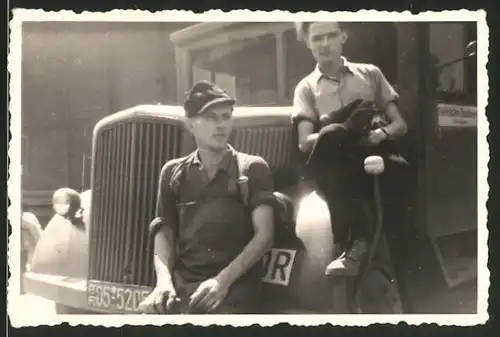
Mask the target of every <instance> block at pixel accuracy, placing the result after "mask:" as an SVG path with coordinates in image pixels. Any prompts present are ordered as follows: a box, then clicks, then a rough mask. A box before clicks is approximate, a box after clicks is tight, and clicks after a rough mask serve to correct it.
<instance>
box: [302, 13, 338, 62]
mask: <svg viewBox="0 0 500 337" xmlns="http://www.w3.org/2000/svg"><path fill="white" fill-rule="evenodd" d="M346 40H347V34H346V33H345V32H344V31H342V30H341V29H340V27H339V25H338V23H337V22H313V23H311V24H310V26H309V34H308V36H307V47H308V48H309V49H310V50H311V52H312V54H313V56H314V59H315V60H316V62H318V63H328V62H332V61H335V60H337V59H339V58H340V57H341V56H342V46H343V44H344V43H345V41H346Z"/></svg>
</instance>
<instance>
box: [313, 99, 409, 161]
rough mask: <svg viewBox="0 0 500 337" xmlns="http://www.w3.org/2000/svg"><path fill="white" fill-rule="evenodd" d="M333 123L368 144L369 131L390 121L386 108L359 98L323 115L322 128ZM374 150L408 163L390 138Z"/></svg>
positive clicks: (394, 159) (361, 142)
mask: <svg viewBox="0 0 500 337" xmlns="http://www.w3.org/2000/svg"><path fill="white" fill-rule="evenodd" d="M331 124H340V125H342V126H343V128H345V130H347V131H348V132H349V134H350V136H352V137H353V138H354V139H357V141H358V142H359V144H360V145H363V146H368V134H369V132H370V131H372V130H376V129H379V128H382V127H384V126H387V125H389V121H388V120H387V118H386V117H385V112H384V110H381V109H379V108H378V107H377V106H376V105H375V104H374V103H373V102H371V101H365V100H362V99H357V100H355V101H353V102H351V103H349V104H348V105H346V106H344V107H343V108H341V109H340V110H337V111H333V112H331V113H329V114H327V115H324V116H321V118H320V127H321V128H324V127H326V126H328V125H331ZM320 132H321V131H320ZM373 152H374V154H378V155H381V156H383V157H386V158H388V159H390V160H392V161H395V162H399V163H405V164H407V161H406V159H405V158H404V157H403V156H402V155H401V154H400V151H399V150H398V149H397V148H396V144H395V143H394V141H392V140H390V139H386V140H385V141H383V142H382V143H380V144H379V145H378V146H376V147H375V148H374V149H373Z"/></svg>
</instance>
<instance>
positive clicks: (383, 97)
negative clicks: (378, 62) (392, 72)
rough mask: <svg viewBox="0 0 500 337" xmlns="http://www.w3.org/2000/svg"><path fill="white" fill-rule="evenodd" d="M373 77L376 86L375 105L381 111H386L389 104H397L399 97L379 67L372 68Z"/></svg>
mask: <svg viewBox="0 0 500 337" xmlns="http://www.w3.org/2000/svg"><path fill="white" fill-rule="evenodd" d="M373 75H374V78H375V85H376V103H377V104H378V105H379V106H380V107H382V108H383V109H386V108H387V106H388V105H389V103H397V102H398V100H399V95H398V93H397V92H396V90H394V88H393V87H392V85H391V84H390V83H389V81H388V80H387V78H386V77H385V76H384V74H383V73H382V71H381V70H380V68H379V67H377V66H373Z"/></svg>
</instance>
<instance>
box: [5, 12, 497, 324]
mask: <svg viewBox="0 0 500 337" xmlns="http://www.w3.org/2000/svg"><path fill="white" fill-rule="evenodd" d="M299 20H315V21H366V22H369V21H371V22H373V21H386V22H387V21H390V22H397V21H407V22H419V21H450V22H452V21H476V22H477V24H478V26H477V27H478V34H477V36H478V39H477V41H478V44H477V60H478V63H477V65H478V144H477V146H478V157H477V164H478V166H477V179H478V186H477V187H478V199H477V202H478V205H477V206H478V303H477V304H478V305H477V309H478V312H477V314H473V315H319V314H318V315H273V316H271V315H231V316H230V317H231V319H229V317H227V316H225V315H201V316H189V315H185V316H178V315H54V316H50V317H47V316H45V315H43V312H33V313H26V312H22V311H20V310H19V309H20V308H19V305H18V304H19V299H20V251H21V249H20V245H21V237H20V228H21V226H20V220H21V169H22V167H21V151H20V148H21V62H22V60H21V41H22V39H21V35H22V33H21V27H22V23H23V22H24V21H144V22H168V21H174V22H200V21H270V22H272V21H288V22H294V21H299ZM10 29H11V32H10V44H9V54H8V71H9V73H10V83H9V85H10V88H9V89H10V91H9V94H10V102H9V110H10V132H11V137H12V138H11V139H10V142H9V148H8V156H9V160H10V165H9V171H8V172H9V179H8V184H7V187H8V197H9V201H10V206H9V207H8V220H9V222H10V224H11V226H12V233H11V235H10V237H9V242H8V265H9V271H10V273H11V277H10V279H9V280H8V287H7V291H8V294H7V312H8V314H9V316H10V320H11V323H12V325H13V326H14V327H26V326H38V325H49V326H52V325H58V324H61V323H64V322H67V323H68V324H70V325H71V326H77V325H95V326H106V327H120V326H123V325H136V326H140V325H155V326H161V325H165V324H172V325H182V324H194V325H199V326H208V325H212V324H216V325H230V326H250V325H253V324H259V325H261V326H273V325H275V324H279V323H288V324H290V325H293V326H317V325H323V324H332V325H339V326H367V325H370V324H374V323H389V324H398V323H400V322H405V323H407V324H409V325H419V324H422V323H426V324H430V323H436V324H439V325H454V326H471V325H476V324H483V323H485V322H486V321H487V320H488V318H489V315H488V292H489V286H490V273H489V270H488V267H487V263H488V229H487V215H488V212H487V208H486V203H487V200H488V193H489V186H488V182H487V178H488V163H489V159H490V154H489V146H488V142H487V138H486V137H487V135H488V132H489V123H488V120H487V118H486V114H485V109H486V106H487V102H488V90H489V82H488V73H487V70H486V65H487V62H488V55H489V29H488V25H487V22H486V12H485V11H484V10H479V11H469V10H454V11H441V12H432V11H429V12H423V13H419V14H412V13H410V12H408V11H404V12H387V11H377V10H360V11H357V12H325V11H322V12H316V13H307V12H299V13H290V12H286V11H277V10H276V11H270V12H265V11H250V10H235V11H230V12H226V13H224V12H223V11H220V10H210V11H207V12H204V13H199V14H197V13H193V12H190V11H177V10H167V11H159V12H149V11H141V10H112V11H109V12H83V13H81V14H77V13H74V12H72V11H67V10H64V11H58V12H48V11H44V10H27V9H13V19H12V20H11V22H10Z"/></svg>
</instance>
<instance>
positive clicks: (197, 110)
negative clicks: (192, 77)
mask: <svg viewBox="0 0 500 337" xmlns="http://www.w3.org/2000/svg"><path fill="white" fill-rule="evenodd" d="M220 103H227V104H231V105H234V104H235V103H236V100H235V99H234V98H232V97H231V96H229V95H228V94H227V93H226V91H224V90H223V89H222V88H220V87H219V86H217V85H216V84H214V83H212V82H209V81H199V82H197V83H196V84H195V85H193V87H192V88H191V89H190V90H189V92H188V93H187V97H186V100H185V101H184V111H185V113H186V117H188V118H191V117H196V116H198V115H201V114H202V113H203V112H205V111H206V110H207V109H208V108H210V107H211V106H213V105H215V104H220Z"/></svg>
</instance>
